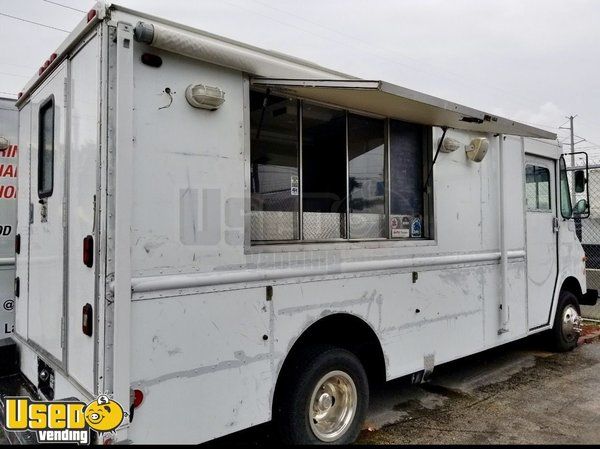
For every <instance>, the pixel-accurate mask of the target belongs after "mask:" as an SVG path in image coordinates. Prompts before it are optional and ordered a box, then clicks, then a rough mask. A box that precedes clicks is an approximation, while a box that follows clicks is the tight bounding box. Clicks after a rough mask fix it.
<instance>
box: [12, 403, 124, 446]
mask: <svg viewBox="0 0 600 449" xmlns="http://www.w3.org/2000/svg"><path fill="white" fill-rule="evenodd" d="M5 410H6V420H5V423H4V424H5V427H6V430H13V431H24V430H30V431H35V432H36V433H37V437H38V442H40V443H46V442H75V443H80V444H88V443H90V429H92V430H95V431H97V432H99V433H105V432H112V431H114V430H115V429H116V428H117V427H119V425H121V422H123V418H124V417H125V416H126V413H125V412H124V411H123V407H121V404H119V403H118V402H116V401H113V400H112V399H110V398H109V397H108V396H107V395H100V396H98V398H96V399H95V400H93V401H92V402H90V403H89V404H86V403H85V402H68V401H56V402H54V401H53V402H38V401H32V400H30V399H29V398H27V397H16V398H6V399H5Z"/></svg>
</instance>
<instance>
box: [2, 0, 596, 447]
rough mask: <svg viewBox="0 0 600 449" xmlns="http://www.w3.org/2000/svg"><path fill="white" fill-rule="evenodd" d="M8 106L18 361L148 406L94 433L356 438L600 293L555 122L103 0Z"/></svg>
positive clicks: (129, 437) (569, 318) (126, 437)
mask: <svg viewBox="0 0 600 449" xmlns="http://www.w3.org/2000/svg"><path fill="white" fill-rule="evenodd" d="M17 106H18V108H19V110H20V134H19V142H20V146H21V157H20V158H19V177H18V181H19V188H18V234H19V237H18V239H19V243H20V245H19V248H18V251H17V254H16V266H17V268H16V270H17V273H16V276H17V277H16V281H15V290H16V306H15V311H16V316H15V319H16V326H15V335H14V339H15V341H16V342H17V343H18V346H19V351H20V369H21V371H22V373H23V374H24V376H25V377H26V378H27V379H29V381H30V382H31V383H32V384H33V385H34V387H35V388H36V389H37V390H38V392H39V394H40V395H41V397H43V398H46V399H55V400H56V399H61V398H79V399H81V400H86V401H87V400H90V399H93V398H94V397H95V396H96V395H97V394H99V393H105V392H108V393H110V394H113V395H114V399H115V400H116V401H118V402H119V403H121V404H124V405H125V406H126V407H131V409H130V410H129V411H130V412H131V413H130V415H129V416H128V417H126V419H125V421H124V422H123V423H122V424H121V426H120V427H119V429H118V430H117V431H116V433H115V434H112V435H111V434H103V435H99V436H98V438H97V441H98V442H103V441H104V442H107V441H110V442H133V443H199V442H204V441H208V440H211V439H214V438H217V437H220V436H222V435H226V434H229V433H232V432H235V431H238V430H240V429H244V428H247V427H250V426H253V425H257V424H260V423H264V422H267V421H269V420H273V422H274V423H275V425H276V428H277V429H278V430H279V431H280V433H281V438H282V439H283V440H284V441H286V442H291V443H348V442H351V441H353V440H354V439H356V437H357V435H358V433H359V431H360V429H361V425H362V422H363V419H364V417H365V413H366V411H367V407H368V402H369V385H373V383H374V382H379V381H385V380H390V379H394V378H398V377H400V376H406V375H411V374H414V376H413V377H414V379H415V381H418V380H422V379H426V378H427V376H428V374H429V373H431V371H432V370H433V369H434V367H435V366H436V365H439V364H442V363H446V362H448V361H451V360H454V359H457V358H460V357H463V356H466V355H469V354H473V353H476V352H478V351H483V350H485V349H488V348H492V347H495V346H498V345H501V344H504V343H506V342H509V341H513V340H516V339H520V338H523V337H526V336H528V335H531V334H534V333H541V332H545V333H546V334H547V338H548V340H549V341H551V342H553V344H554V345H555V347H556V348H557V349H559V350H568V349H571V348H573V347H574V346H575V345H576V344H577V339H578V333H579V322H580V318H579V304H581V303H594V302H595V301H596V296H597V292H595V291H588V290H587V289H586V283H585V260H584V253H583V250H582V248H581V245H580V243H579V241H578V240H577V238H576V235H575V231H574V224H573V220H572V218H571V217H572V214H573V209H577V210H579V211H580V212H582V211H585V210H586V209H587V207H588V205H587V204H586V202H585V201H584V202H583V203H578V204H577V205H576V206H575V205H571V203H570V196H569V194H568V187H569V186H568V179H569V178H568V177H567V176H566V174H565V170H564V161H563V160H562V158H561V148H560V147H559V146H557V144H556V141H555V138H556V136H555V135H554V134H552V133H550V132H547V131H544V130H541V129H537V128H534V127H531V126H528V125H525V124H521V123H517V122H515V121H512V120H508V119H505V118H501V117H497V116H495V115H493V114H487V113H484V112H481V111H478V110H475V109H472V108H468V107H464V106H461V105H459V104H455V103H452V102H449V101H445V100H441V99H438V98H434V97H432V96H429V95H425V94H422V93H419V92H415V91H412V90H409V89H405V88H403V87H399V86H395V85H393V84H390V83H387V82H383V81H372V80H362V79H357V78H353V77H351V76H349V75H345V74H342V73H338V72H334V71H331V70H328V69H325V68H322V67H319V66H316V65H314V64H312V63H309V62H306V61H302V60H298V59H294V58H291V57H289V56H286V55H282V54H277V53H274V52H270V51H265V50H261V49H258V48H254V47H252V46H249V45H246V44H243V43H240V42H234V41H231V40H229V39H225V38H222V37H218V36H215V35H212V34H209V33H206V32H203V31H200V30H196V29H192V28H189V27H186V26H181V25H178V24H175V23H171V22H168V21H166V20H163V19H161V18H158V17H152V16H149V15H146V14H142V13H139V12H135V11H132V10H129V9H126V8H124V7H120V6H117V5H108V4H104V3H99V4H97V5H96V6H95V8H94V9H93V10H92V11H90V13H89V14H88V15H87V17H86V19H85V20H83V21H82V22H81V24H80V25H79V26H77V27H76V28H75V30H74V31H73V32H72V33H71V34H70V35H69V37H68V38H67V39H66V40H65V41H64V42H63V44H62V45H61V46H60V47H59V48H58V49H57V50H56V51H55V52H54V53H53V54H52V55H51V56H50V57H49V59H48V61H46V63H44V64H43V65H42V67H41V68H40V71H39V73H38V74H37V75H36V76H35V78H34V79H33V80H31V81H30V82H29V83H28V84H27V85H26V86H25V88H24V90H23V93H22V95H21V96H20V98H19V100H18V102H17ZM584 177H585V173H582V179H583V178H584ZM578 179H579V177H578ZM134 409H135V412H134ZM133 412H134V413H133Z"/></svg>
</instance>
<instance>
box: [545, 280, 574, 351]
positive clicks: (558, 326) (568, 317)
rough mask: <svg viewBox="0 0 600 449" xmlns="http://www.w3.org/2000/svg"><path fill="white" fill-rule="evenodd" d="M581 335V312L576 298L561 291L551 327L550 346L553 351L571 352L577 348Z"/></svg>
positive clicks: (567, 292)
mask: <svg viewBox="0 0 600 449" xmlns="http://www.w3.org/2000/svg"><path fill="white" fill-rule="evenodd" d="M580 334H581V310H580V308H579V301H577V296H575V295H574V294H573V293H571V292H569V291H563V292H561V294H560V297H559V300H558V307H557V308H556V316H555V317H554V326H553V327H552V332H551V335H552V346H553V349H554V350H555V351H558V352H566V351H571V350H572V349H574V348H575V347H576V346H577V340H579V335H580Z"/></svg>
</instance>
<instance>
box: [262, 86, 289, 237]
mask: <svg viewBox="0 0 600 449" xmlns="http://www.w3.org/2000/svg"><path fill="white" fill-rule="evenodd" d="M250 123H251V133H252V135H251V164H250V185H251V204H252V206H251V208H252V214H251V237H252V240H258V241H260V240H297V239H298V238H299V223H298V216H299V172H298V102H297V101H296V100H292V99H288V98H282V97H277V96H273V95H267V94H266V93H261V92H255V91H251V92H250Z"/></svg>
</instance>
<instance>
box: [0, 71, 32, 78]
mask: <svg viewBox="0 0 600 449" xmlns="http://www.w3.org/2000/svg"><path fill="white" fill-rule="evenodd" d="M0 75H6V76H16V77H18V78H31V77H30V76H29V75H17V74H16V73H8V72H0Z"/></svg>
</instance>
